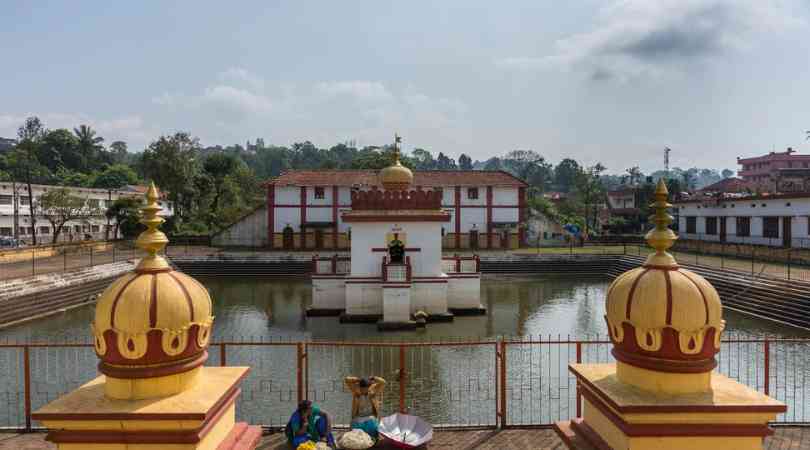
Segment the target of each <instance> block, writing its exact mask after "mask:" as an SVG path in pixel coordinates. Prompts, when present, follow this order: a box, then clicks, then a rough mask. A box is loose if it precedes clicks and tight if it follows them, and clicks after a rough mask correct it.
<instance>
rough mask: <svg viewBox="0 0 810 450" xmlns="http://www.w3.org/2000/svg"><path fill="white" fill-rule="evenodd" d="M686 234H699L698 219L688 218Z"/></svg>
mask: <svg viewBox="0 0 810 450" xmlns="http://www.w3.org/2000/svg"><path fill="white" fill-rule="evenodd" d="M686 232H687V233H689V234H695V233H697V217H687V218H686Z"/></svg>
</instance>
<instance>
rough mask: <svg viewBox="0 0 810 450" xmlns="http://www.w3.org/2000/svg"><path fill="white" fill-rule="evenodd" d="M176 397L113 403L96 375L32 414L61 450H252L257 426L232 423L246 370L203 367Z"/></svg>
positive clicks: (257, 431)
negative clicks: (196, 378)
mask: <svg viewBox="0 0 810 450" xmlns="http://www.w3.org/2000/svg"><path fill="white" fill-rule="evenodd" d="M200 370H201V372H200V374H199V378H198V380H197V382H196V383H195V385H194V386H193V387H191V388H189V389H187V390H185V391H183V392H180V393H178V394H176V395H172V396H168V397H163V398H151V399H144V400H113V399H110V398H109V397H107V396H106V395H105V384H106V383H105V377H104V376H100V377H98V378H96V379H94V380H92V381H90V382H88V383H87V384H85V385H83V386H81V387H80V388H78V389H76V390H74V391H73V392H71V393H69V394H67V395H65V396H63V397H60V398H59V399H57V400H55V401H53V402H51V403H50V404H48V405H46V406H44V407H43V408H42V409H40V410H39V411H36V412H35V413H34V414H33V416H32V417H33V418H34V419H35V420H39V421H41V422H42V423H43V425H45V426H46V427H47V428H48V429H50V430H51V431H50V432H49V433H48V436H47V438H46V439H47V440H49V441H51V442H53V443H55V444H56V445H57V448H59V450H80V449H81V450H135V449H137V450H150V449H154V450H158V449H161V450H167V449H171V450H203V449H206V450H252V449H254V448H256V446H257V445H258V443H259V441H260V440H261V434H262V431H261V428H260V427H258V426H249V425H247V424H245V423H236V418H235V403H236V399H237V397H238V396H239V393H240V388H239V384H240V382H241V381H242V379H243V378H244V377H245V376H246V375H247V373H248V371H249V370H250V369H249V368H247V367H203V368H200Z"/></svg>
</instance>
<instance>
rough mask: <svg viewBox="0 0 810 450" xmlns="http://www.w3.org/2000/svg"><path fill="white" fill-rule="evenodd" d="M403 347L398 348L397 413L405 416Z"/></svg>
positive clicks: (405, 379)
mask: <svg viewBox="0 0 810 450" xmlns="http://www.w3.org/2000/svg"><path fill="white" fill-rule="evenodd" d="M405 351H406V350H405V346H404V345H400V346H399V412H400V413H402V414H406V413H407V410H406V408H405V383H406V382H407V374H406V373H405V364H406V362H405Z"/></svg>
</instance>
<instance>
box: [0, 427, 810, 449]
mask: <svg viewBox="0 0 810 450" xmlns="http://www.w3.org/2000/svg"><path fill="white" fill-rule="evenodd" d="M44 437H45V435H44V434H42V433H32V434H0V450H55V449H56V446H55V445H52V444H50V443H49V442H46V441H45V440H44ZM763 448H764V450H810V428H798V427H796V428H777V429H776V434H775V435H774V436H773V437H770V438H768V439H766V440H765V445H764V446H763ZM430 449H431V450H472V449H480V450H529V449H531V450H565V449H566V447H565V445H563V443H562V442H561V441H560V440H559V439H558V438H557V436H556V435H555V434H554V432H553V431H551V430H548V429H531V430H505V431H498V430H474V431H442V432H439V433H436V435H435V437H434V439H433V442H431V444H430ZM257 450H289V447H288V446H287V443H286V441H285V440H284V435H283V434H280V433H276V434H271V435H268V436H265V437H264V439H263V440H262V444H261V445H259V447H258V449H257Z"/></svg>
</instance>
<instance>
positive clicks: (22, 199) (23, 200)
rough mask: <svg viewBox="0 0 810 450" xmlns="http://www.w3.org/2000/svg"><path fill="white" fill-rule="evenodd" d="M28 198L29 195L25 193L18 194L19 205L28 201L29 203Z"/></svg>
mask: <svg viewBox="0 0 810 450" xmlns="http://www.w3.org/2000/svg"><path fill="white" fill-rule="evenodd" d="M29 198H30V197H28V196H27V195H24V196H20V204H21V205H27V204H29V203H30V202H29V201H28V199H29Z"/></svg>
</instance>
